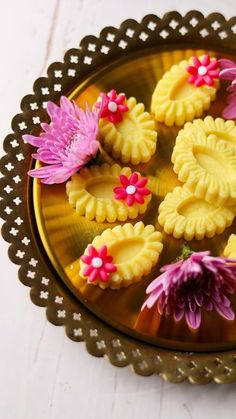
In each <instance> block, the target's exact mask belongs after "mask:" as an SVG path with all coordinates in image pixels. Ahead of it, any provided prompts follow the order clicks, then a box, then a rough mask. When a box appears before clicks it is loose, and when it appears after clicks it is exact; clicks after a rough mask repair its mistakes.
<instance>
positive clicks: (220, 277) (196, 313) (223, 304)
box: [142, 247, 236, 329]
mask: <svg viewBox="0 0 236 419" xmlns="http://www.w3.org/2000/svg"><path fill="white" fill-rule="evenodd" d="M183 257H184V258H183V259H180V260H178V261H177V262H175V263H172V264H170V265H165V266H163V267H162V268H161V272H163V273H162V274H161V275H160V276H159V277H158V278H156V279H154V281H152V282H151V284H150V285H149V286H148V287H147V290H146V293H147V294H150V295H149V297H148V299H147V300H146V301H145V303H144V304H143V306H142V310H143V309H144V308H145V307H147V308H151V307H152V306H153V305H154V304H157V308H158V312H159V313H160V314H161V315H162V314H164V313H166V314H172V315H173V316H174V319H175V320H176V321H179V320H181V319H182V318H183V317H185V320H186V322H187V324H188V326H189V327H190V328H192V329H198V328H199V326H200V324H201V310H202V308H204V309H205V310H208V311H211V310H216V311H217V312H218V313H219V315H220V316H222V317H224V318H225V319H227V320H234V318H235V314H234V311H233V310H232V308H231V302H230V300H229V298H228V295H229V294H234V293H235V292H236V259H227V258H222V257H213V256H210V252H209V251H206V252H196V253H192V252H190V251H189V248H187V247H185V249H184V251H183Z"/></svg>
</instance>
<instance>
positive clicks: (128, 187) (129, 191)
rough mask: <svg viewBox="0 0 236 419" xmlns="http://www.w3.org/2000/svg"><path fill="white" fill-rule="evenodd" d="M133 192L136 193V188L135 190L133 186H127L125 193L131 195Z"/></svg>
mask: <svg viewBox="0 0 236 419" xmlns="http://www.w3.org/2000/svg"><path fill="white" fill-rule="evenodd" d="M135 192H136V188H135V186H134V185H129V186H127V188H126V193H127V194H128V195H133V194H134V193H135Z"/></svg>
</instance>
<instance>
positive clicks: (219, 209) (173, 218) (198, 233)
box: [158, 186, 235, 241]
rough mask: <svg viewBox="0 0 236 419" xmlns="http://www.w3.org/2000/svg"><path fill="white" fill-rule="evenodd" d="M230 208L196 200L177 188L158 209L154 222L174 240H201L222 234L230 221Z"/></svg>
mask: <svg viewBox="0 0 236 419" xmlns="http://www.w3.org/2000/svg"><path fill="white" fill-rule="evenodd" d="M234 215H235V212H234V211H233V209H232V208H226V207H224V206H217V205H214V204H209V203H208V202H206V201H205V200H204V199H199V198H196V197H195V196H194V195H193V193H192V192H190V191H189V189H188V188H187V187H186V186H183V187H181V186H177V187H176V188H174V190H173V191H172V192H170V193H168V194H167V195H166V197H165V199H164V201H162V203H161V204H160V206H159V217H158V222H159V224H160V225H161V226H163V228H164V231H165V233H167V234H173V236H174V237H175V238H176V239H180V238H184V239H185V240H188V241H189V240H193V239H196V240H202V239H203V238H204V237H213V236H214V235H215V234H220V233H222V232H223V231H224V230H225V228H226V227H228V226H230V225H231V224H232V222H233V219H234Z"/></svg>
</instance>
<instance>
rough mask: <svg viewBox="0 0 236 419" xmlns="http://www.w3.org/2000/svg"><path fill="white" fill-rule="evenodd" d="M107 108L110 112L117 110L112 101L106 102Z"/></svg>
mask: <svg viewBox="0 0 236 419" xmlns="http://www.w3.org/2000/svg"><path fill="white" fill-rule="evenodd" d="M108 109H109V111H110V112H116V111H117V104H116V103H115V102H113V101H111V102H109V103H108Z"/></svg>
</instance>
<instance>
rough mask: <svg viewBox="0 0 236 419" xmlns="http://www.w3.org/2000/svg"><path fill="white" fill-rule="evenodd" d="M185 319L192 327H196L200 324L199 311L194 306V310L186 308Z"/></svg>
mask: <svg viewBox="0 0 236 419" xmlns="http://www.w3.org/2000/svg"><path fill="white" fill-rule="evenodd" d="M185 319H186V322H187V324H188V326H189V327H190V328H192V329H198V328H199V326H200V324H201V311H200V309H199V308H196V310H195V311H190V310H186V312H185Z"/></svg>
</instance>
